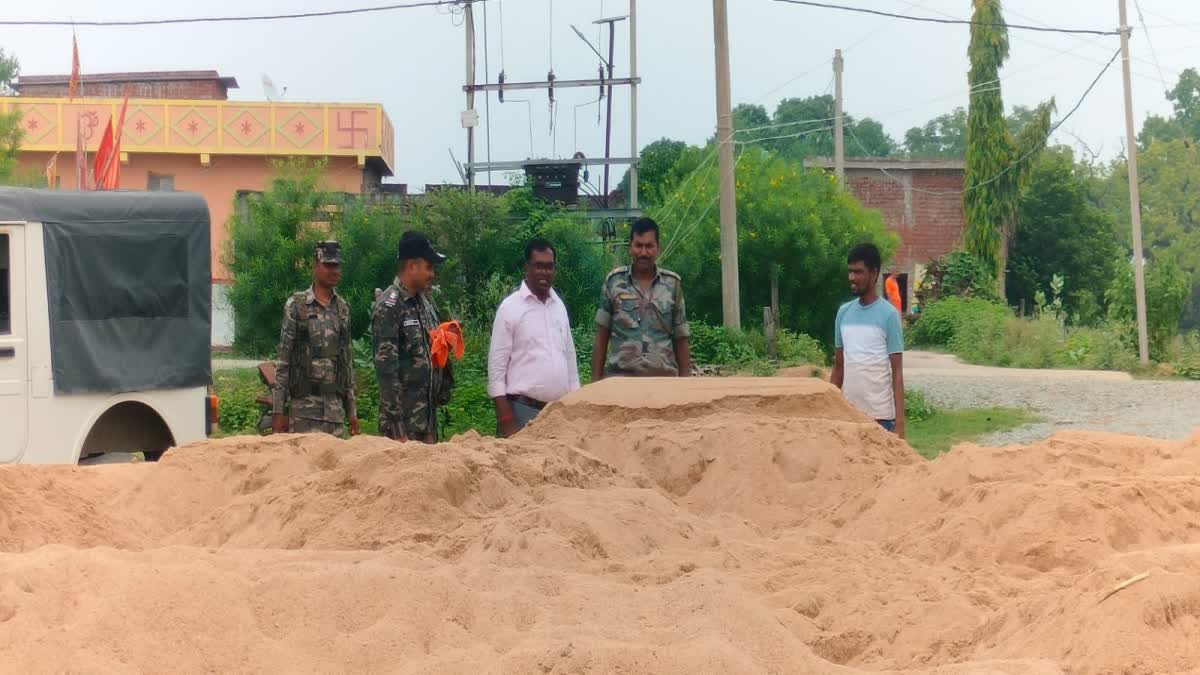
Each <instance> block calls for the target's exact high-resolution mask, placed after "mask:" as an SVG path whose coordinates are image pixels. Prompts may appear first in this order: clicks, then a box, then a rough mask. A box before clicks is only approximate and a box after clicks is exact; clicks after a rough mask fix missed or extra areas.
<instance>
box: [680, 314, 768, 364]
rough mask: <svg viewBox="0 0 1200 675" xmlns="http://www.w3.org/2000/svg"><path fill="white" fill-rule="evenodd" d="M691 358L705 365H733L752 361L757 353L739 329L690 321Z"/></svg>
mask: <svg viewBox="0 0 1200 675" xmlns="http://www.w3.org/2000/svg"><path fill="white" fill-rule="evenodd" d="M691 329H692V337H691V340H690V341H689V342H690V347H691V351H692V360H693V361H695V362H696V363H697V364H701V365H706V366H735V365H741V364H745V363H749V362H751V361H754V360H755V359H756V358H757V356H758V355H757V354H756V353H755V351H754V348H753V347H752V346H751V344H750V341H749V340H747V338H746V336H745V334H743V333H742V332H741V331H738V330H733V329H730V328H726V327H724V326H710V325H709V324H706V323H704V322H701V321H692V322H691Z"/></svg>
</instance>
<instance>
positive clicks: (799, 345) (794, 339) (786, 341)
mask: <svg viewBox="0 0 1200 675" xmlns="http://www.w3.org/2000/svg"><path fill="white" fill-rule="evenodd" d="M776 343H777V344H776V347H777V348H778V350H779V360H780V361H781V362H782V363H787V364H798V363H811V364H812V365H814V366H823V365H826V364H827V363H829V356H828V355H827V354H826V353H825V350H824V349H823V348H822V347H821V343H820V342H818V341H817V340H816V339H815V338H813V337H812V336H809V335H805V334H804V333H797V332H795V331H790V330H788V329H786V328H784V329H781V330H780V331H779V334H778V336H776Z"/></svg>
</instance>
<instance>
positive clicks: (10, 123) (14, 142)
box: [0, 48, 22, 185]
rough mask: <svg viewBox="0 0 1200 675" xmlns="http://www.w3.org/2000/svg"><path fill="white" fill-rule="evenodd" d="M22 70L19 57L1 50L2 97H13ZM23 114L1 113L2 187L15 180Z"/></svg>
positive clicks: (0, 167)
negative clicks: (13, 83) (14, 87)
mask: <svg viewBox="0 0 1200 675" xmlns="http://www.w3.org/2000/svg"><path fill="white" fill-rule="evenodd" d="M20 70H21V64H20V63H19V62H18V61H17V57H16V56H14V55H12V54H5V53H4V49H3V48H0V96H12V95H14V94H15V92H14V91H13V89H12V82H13V80H15V79H16V77H17V74H18V73H19V72H20ZM21 135H22V133H21V114H20V112H19V111H17V110H16V109H14V110H12V111H11V112H8V113H0V185H4V184H8V183H9V182H11V181H12V179H13V174H14V172H15V171H16V167H17V151H18V149H19V148H20V145H21Z"/></svg>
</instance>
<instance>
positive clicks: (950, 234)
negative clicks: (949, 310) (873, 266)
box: [804, 157, 966, 311]
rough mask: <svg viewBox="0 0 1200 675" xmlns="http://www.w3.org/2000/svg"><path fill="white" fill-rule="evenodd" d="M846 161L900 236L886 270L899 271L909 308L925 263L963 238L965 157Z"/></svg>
mask: <svg viewBox="0 0 1200 675" xmlns="http://www.w3.org/2000/svg"><path fill="white" fill-rule="evenodd" d="M804 165H805V166H806V167H815V168H821V169H826V170H829V171H832V170H833V159H832V158H827V157H816V158H811V159H808V160H805V162H804ZM845 165H846V186H847V187H848V188H849V189H850V191H851V192H852V193H853V194H854V196H855V197H857V198H858V201H859V202H861V203H862V205H863V206H865V207H867V208H869V209H876V210H878V211H879V212H880V213H881V214H882V215H883V221H884V223H885V224H886V225H887V227H888V229H890V230H891V231H893V232H895V233H896V234H897V235H899V237H900V246H899V247H898V248H897V249H896V255H895V256H894V257H893V258H892V260H891V261H890V262H888V263H887V266H886V267H885V268H884V273H885V274H887V275H895V276H896V280H897V281H898V282H899V283H900V291H901V295H902V296H903V298H904V304H905V310H906V311H907V310H908V308H909V307H911V306H912V303H913V301H914V297H913V288H914V286H915V283H914V282H916V281H918V280H919V279H920V278H921V275H922V274H923V272H924V269H925V266H926V265H928V263H929V261H930V260H933V259H935V258H938V257H941V256H943V255H945V254H947V253H949V252H951V251H953V250H954V249H955V248H957V247H958V245H959V244H960V243H961V242H962V236H963V231H964V230H965V229H966V218H965V215H964V212H963V203H962V189H963V179H964V167H965V165H964V162H963V161H962V160H914V159H896V158H876V157H869V158H860V157H854V158H850V157H848V158H846V162H845Z"/></svg>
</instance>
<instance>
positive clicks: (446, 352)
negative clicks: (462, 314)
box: [429, 321, 466, 368]
mask: <svg viewBox="0 0 1200 675" xmlns="http://www.w3.org/2000/svg"><path fill="white" fill-rule="evenodd" d="M429 337H430V338H431V341H430V347H429V360H430V361H432V362H433V365H434V366H436V367H438V368H445V367H446V362H448V361H449V360H450V352H451V351H453V352H454V358H455V359H458V360H460V361H461V360H462V357H463V351H464V350H465V349H466V346H465V345H464V344H463V334H462V326H460V325H458V322H457V321H446V322H445V323H443V324H442V325H440V326H438V327H437V328H435V329H433V330H431V331H429Z"/></svg>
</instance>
